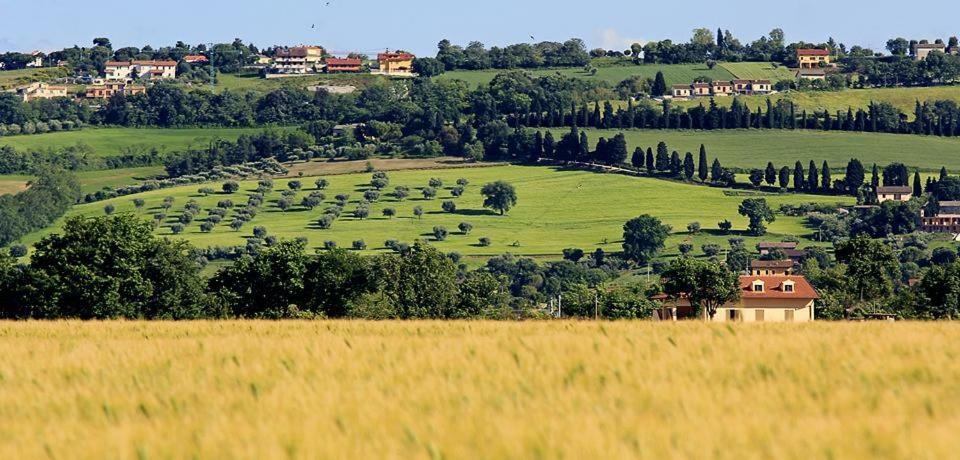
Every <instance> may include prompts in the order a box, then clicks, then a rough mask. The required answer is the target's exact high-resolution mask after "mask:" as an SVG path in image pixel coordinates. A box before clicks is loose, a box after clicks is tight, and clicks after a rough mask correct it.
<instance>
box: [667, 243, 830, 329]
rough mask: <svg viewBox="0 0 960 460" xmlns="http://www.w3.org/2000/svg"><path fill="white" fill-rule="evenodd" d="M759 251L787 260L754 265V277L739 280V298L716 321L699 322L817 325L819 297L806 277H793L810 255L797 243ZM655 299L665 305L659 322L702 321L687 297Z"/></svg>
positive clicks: (766, 246)
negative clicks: (801, 263)
mask: <svg viewBox="0 0 960 460" xmlns="http://www.w3.org/2000/svg"><path fill="white" fill-rule="evenodd" d="M757 249H758V250H759V251H760V254H761V255H768V254H770V253H771V252H772V251H774V250H777V251H780V252H782V253H783V254H785V255H786V257H787V258H786V259H783V260H754V261H751V262H750V273H749V274H745V275H741V276H740V277H739V287H740V296H739V298H738V299H737V300H735V301H732V302H727V303H726V304H724V305H722V306H720V307H718V308H717V312H716V314H715V315H714V316H713V318H710V317H709V316H708V315H707V313H706V312H700V313H699V318H700V319H703V320H707V321H713V322H749V323H753V322H777V323H783V322H788V323H789V322H798V323H800V322H809V321H813V320H814V305H815V302H816V300H817V299H818V298H819V295H818V294H817V291H816V289H814V288H813V286H812V285H811V284H810V282H809V281H807V279H806V278H805V277H803V276H801V275H795V274H794V273H793V271H794V267H795V266H796V265H797V264H798V263H799V261H800V260H801V259H802V258H803V257H805V256H806V251H803V250H801V249H798V248H797V243H793V242H762V243H760V244H758V245H757ZM652 299H653V300H658V301H660V302H661V306H660V307H659V308H658V309H656V310H655V311H654V314H653V318H654V319H655V320H657V321H677V320H683V319H697V318H698V315H697V312H696V310H695V309H694V307H693V305H692V304H691V302H690V299H689V298H687V296H684V295H681V296H680V298H676V299H675V298H671V297H669V296H667V295H666V294H660V295H656V296H653V297H652Z"/></svg>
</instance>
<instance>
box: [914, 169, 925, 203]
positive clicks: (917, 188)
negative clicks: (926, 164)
mask: <svg viewBox="0 0 960 460" xmlns="http://www.w3.org/2000/svg"><path fill="white" fill-rule="evenodd" d="M921 195H923V185H921V184H920V171H914V172H913V196H915V197H919V196H921Z"/></svg>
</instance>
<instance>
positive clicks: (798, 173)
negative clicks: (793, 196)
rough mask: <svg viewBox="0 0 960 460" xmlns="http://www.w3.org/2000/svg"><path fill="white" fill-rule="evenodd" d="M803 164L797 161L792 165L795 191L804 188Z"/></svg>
mask: <svg viewBox="0 0 960 460" xmlns="http://www.w3.org/2000/svg"><path fill="white" fill-rule="evenodd" d="M803 176H804V174H803V165H802V164H800V162H799V161H797V163H796V164H795V165H793V190H794V191H796V192H800V191H803V189H804V188H806V187H805V186H806V184H805V180H806V179H805V178H804V177H803Z"/></svg>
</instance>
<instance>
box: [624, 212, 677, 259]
mask: <svg viewBox="0 0 960 460" xmlns="http://www.w3.org/2000/svg"><path fill="white" fill-rule="evenodd" d="M670 230H671V228H670V226H669V225H664V224H663V223H662V222H661V221H660V219H657V218H656V217H653V216H651V215H649V214H644V215H641V216H639V217H635V218H633V219H630V220H629V221H627V223H626V224H624V225H623V252H624V256H625V257H626V258H627V259H629V260H632V261H634V262H636V263H638V264H640V265H646V264H647V263H649V262H650V260H651V259H652V258H653V257H654V256H655V255H656V253H657V252H658V251H660V250H661V249H663V245H664V242H666V240H667V237H668V236H670Z"/></svg>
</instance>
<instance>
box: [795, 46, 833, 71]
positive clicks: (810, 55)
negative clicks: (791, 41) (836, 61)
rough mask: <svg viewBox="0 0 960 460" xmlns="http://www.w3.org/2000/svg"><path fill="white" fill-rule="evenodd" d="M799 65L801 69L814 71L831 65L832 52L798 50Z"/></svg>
mask: <svg viewBox="0 0 960 460" xmlns="http://www.w3.org/2000/svg"><path fill="white" fill-rule="evenodd" d="M797 63H798V64H799V66H800V68H801V69H814V68H817V67H824V66H827V65H829V64H830V50H824V49H798V50H797Z"/></svg>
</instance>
